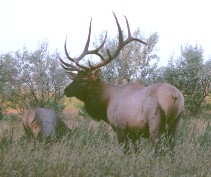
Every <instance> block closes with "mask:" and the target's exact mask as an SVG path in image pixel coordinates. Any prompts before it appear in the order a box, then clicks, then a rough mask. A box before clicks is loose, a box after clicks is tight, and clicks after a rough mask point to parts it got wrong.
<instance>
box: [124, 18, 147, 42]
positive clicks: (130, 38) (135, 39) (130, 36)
mask: <svg viewBox="0 0 211 177" xmlns="http://www.w3.org/2000/svg"><path fill="white" fill-rule="evenodd" d="M124 17H125V21H126V24H127V31H128V38H127V39H126V41H127V40H128V43H129V42H130V41H132V40H133V41H138V42H140V43H143V44H145V45H148V44H147V43H146V42H144V41H142V40H141V39H138V38H134V37H132V35H131V32H130V25H129V22H128V20H127V17H126V16H124ZM128 43H126V44H128Z"/></svg>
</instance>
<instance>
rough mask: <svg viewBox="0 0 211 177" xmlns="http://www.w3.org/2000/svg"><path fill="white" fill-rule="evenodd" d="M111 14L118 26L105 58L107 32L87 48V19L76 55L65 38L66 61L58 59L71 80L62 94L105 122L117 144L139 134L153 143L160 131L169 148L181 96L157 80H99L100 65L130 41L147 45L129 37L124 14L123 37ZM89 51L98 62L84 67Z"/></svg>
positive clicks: (114, 56)
mask: <svg viewBox="0 0 211 177" xmlns="http://www.w3.org/2000/svg"><path fill="white" fill-rule="evenodd" d="M113 15H114V18H115V21H116V24H117V28H118V33H119V38H118V40H119V42H118V46H117V48H116V50H115V52H114V53H111V52H110V50H109V49H107V58H105V57H104V56H103V55H102V54H101V53H100V49H102V47H103V46H104V44H105V41H106V37H107V33H106V35H105V38H104V40H103V42H102V43H101V45H100V46H99V47H98V48H96V49H94V50H89V49H88V48H89V43H90V35H91V21H90V26H89V33H88V39H87V42H86V45H85V48H84V50H83V52H82V54H81V55H80V56H79V57H78V58H71V57H70V56H69V54H68V52H67V48H66V41H65V45H64V50H65V54H66V57H67V59H68V60H70V62H65V61H64V60H63V59H61V58H60V61H61V65H62V67H63V68H64V69H65V70H66V74H67V75H68V76H69V78H70V79H71V80H72V82H71V83H70V84H69V86H67V87H66V88H65V90H64V94H65V95H66V96H67V97H73V96H74V97H76V98H78V99H79V100H81V101H83V102H84V105H85V110H86V111H87V112H88V114H89V115H90V116H91V117H92V118H93V119H95V120H103V121H105V122H107V123H108V124H109V125H110V126H111V127H112V128H113V130H114V131H115V132H116V134H117V139H118V141H119V143H121V144H122V143H124V144H125V145H126V147H127V144H128V140H132V142H133V143H135V142H136V141H137V140H138V139H139V138H140V137H144V138H150V139H151V140H152V142H153V143H156V142H157V139H159V137H160V136H161V134H162V133H166V134H167V135H168V137H169V139H171V140H170V144H171V146H172V147H173V144H174V140H175V135H176V129H177V127H178V122H179V118H180V116H181V113H182V110H183V107H184V98H183V95H182V93H181V92H180V91H179V90H178V89H177V88H175V87H174V86H172V85H170V84H168V83H157V84H153V85H150V86H148V87H147V86H144V85H142V84H138V83H128V84H124V85H112V84H108V83H105V82H103V81H101V80H100V73H101V71H100V68H101V67H103V66H105V65H106V64H108V63H109V62H111V61H112V60H113V59H114V58H116V57H117V56H118V54H119V53H120V51H121V50H122V49H123V47H124V46H125V45H127V44H128V43H130V42H132V41H138V42H140V43H142V44H144V45H147V43H146V42H144V41H142V40H141V39H138V38H134V37H132V35H131V32H130V27H129V23H128V20H127V18H126V17H125V20H126V24H127V31H128V37H127V39H125V40H124V39H123V33H122V30H121V27H120V25H119V22H118V19H117V17H116V15H115V14H114V13H113ZM89 54H95V55H97V56H98V57H99V58H100V59H101V60H102V61H101V62H100V63H97V64H95V65H93V64H91V63H90V62H89V65H88V66H84V65H82V64H80V63H79V62H80V60H82V59H83V58H84V57H85V56H86V55H89Z"/></svg>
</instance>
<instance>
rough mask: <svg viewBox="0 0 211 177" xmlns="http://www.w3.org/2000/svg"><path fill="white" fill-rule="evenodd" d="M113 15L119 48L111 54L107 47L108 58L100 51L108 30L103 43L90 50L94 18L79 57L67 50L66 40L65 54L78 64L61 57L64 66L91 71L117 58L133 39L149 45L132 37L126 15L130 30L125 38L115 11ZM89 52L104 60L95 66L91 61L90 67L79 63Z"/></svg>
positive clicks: (69, 68)
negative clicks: (73, 55)
mask: <svg viewBox="0 0 211 177" xmlns="http://www.w3.org/2000/svg"><path fill="white" fill-rule="evenodd" d="M113 15H114V18H115V20H116V24H117V27H118V32H119V43H118V46H117V49H116V50H115V52H114V53H113V54H111V52H110V50H109V49H106V52H107V54H108V58H104V57H103V55H102V54H101V53H99V51H100V49H102V47H103V46H104V44H105V41H106V38H107V32H106V35H105V38H104V40H103V42H102V43H101V45H100V46H99V47H98V48H96V49H95V50H89V49H88V48H89V43H90V36H91V23H92V19H91V21H90V26H89V34H88V39H87V41H86V45H85V48H84V51H83V52H82V54H81V55H80V56H79V57H78V58H71V57H70V56H69V54H68V52H67V48H66V41H65V45H64V49H65V54H66V56H67V58H68V59H69V60H70V61H72V62H74V63H75V64H76V66H74V65H72V64H69V63H66V62H64V61H63V60H62V59H61V58H60V61H61V62H62V67H63V68H64V69H66V70H69V71H80V70H81V69H83V70H89V71H93V70H96V69H98V68H100V67H102V66H105V65H106V64H108V63H109V62H111V61H112V60H113V59H114V58H116V57H117V56H118V55H119V53H120V51H121V50H122V48H123V47H124V46H125V45H127V44H128V43H130V42H132V41H138V42H141V43H143V44H145V45H147V43H146V42H144V41H142V40H141V39H138V38H134V37H132V35H131V32H130V26H129V23H128V20H127V17H126V16H124V17H125V20H126V24H127V30H128V37H127V39H126V40H124V39H123V34H122V29H121V27H120V25H119V21H118V19H117V17H116V15H115V13H114V12H113ZM89 54H95V55H97V56H99V57H100V58H101V60H102V62H100V63H98V64H96V65H95V66H93V65H91V63H90V62H89V67H86V66H83V65H81V64H79V61H80V60H81V59H83V58H84V57H85V56H86V55H89Z"/></svg>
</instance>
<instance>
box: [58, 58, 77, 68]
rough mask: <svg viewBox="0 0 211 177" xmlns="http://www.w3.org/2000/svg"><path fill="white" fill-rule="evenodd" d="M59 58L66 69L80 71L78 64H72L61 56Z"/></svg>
mask: <svg viewBox="0 0 211 177" xmlns="http://www.w3.org/2000/svg"><path fill="white" fill-rule="evenodd" d="M59 60H60V61H61V63H62V64H61V66H62V67H63V68H64V69H66V70H69V71H80V69H79V68H77V67H76V66H74V65H72V64H70V63H67V62H65V61H64V60H62V59H61V58H60V57H59Z"/></svg>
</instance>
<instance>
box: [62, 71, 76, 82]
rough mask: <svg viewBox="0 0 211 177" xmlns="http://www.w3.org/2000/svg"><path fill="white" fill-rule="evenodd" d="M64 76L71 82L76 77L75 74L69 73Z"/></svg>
mask: <svg viewBox="0 0 211 177" xmlns="http://www.w3.org/2000/svg"><path fill="white" fill-rule="evenodd" d="M65 74H66V75H67V76H68V77H69V78H70V79H71V80H73V79H74V78H75V77H76V74H75V73H71V72H65Z"/></svg>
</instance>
